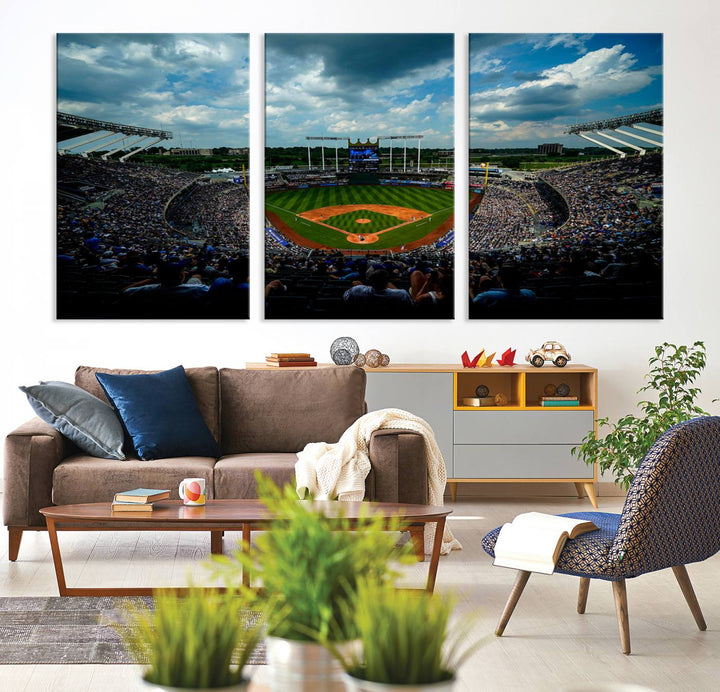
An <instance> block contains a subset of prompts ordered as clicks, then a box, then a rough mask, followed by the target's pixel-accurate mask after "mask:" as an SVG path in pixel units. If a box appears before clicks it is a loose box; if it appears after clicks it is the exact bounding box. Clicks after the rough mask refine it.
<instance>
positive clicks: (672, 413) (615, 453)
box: [572, 341, 710, 489]
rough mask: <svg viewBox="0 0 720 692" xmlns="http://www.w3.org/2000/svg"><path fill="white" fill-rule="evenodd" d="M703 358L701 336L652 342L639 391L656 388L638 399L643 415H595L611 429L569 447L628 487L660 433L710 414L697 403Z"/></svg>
mask: <svg viewBox="0 0 720 692" xmlns="http://www.w3.org/2000/svg"><path fill="white" fill-rule="evenodd" d="M705 362H706V357H705V344H704V343H703V342H702V341H696V342H695V343H694V344H693V345H692V346H676V345H675V344H669V343H667V342H665V343H663V344H662V345H660V346H656V347H655V355H654V356H653V357H652V358H650V361H649V365H650V372H649V373H648V374H647V375H646V376H645V378H646V379H647V380H648V383H647V384H646V385H645V386H644V387H642V388H641V389H640V390H639V391H638V394H639V393H641V392H653V393H654V397H653V399H652V400H649V399H648V400H643V401H640V402H639V403H638V408H639V409H640V410H641V411H642V415H640V416H636V415H633V414H629V415H627V416H624V417H623V418H620V420H618V421H617V423H613V424H610V422H609V419H608V418H599V419H598V421H597V423H598V426H599V427H600V428H603V427H609V428H610V430H609V432H607V433H606V434H605V436H604V437H602V438H599V437H598V436H597V435H596V434H595V431H591V432H590V433H589V434H588V435H587V436H586V437H585V438H584V439H583V441H582V444H580V445H579V446H578V447H574V448H573V450H572V451H573V454H575V455H576V456H577V457H578V458H580V459H582V460H583V461H584V462H585V463H586V464H594V463H595V462H597V463H598V466H599V467H600V471H601V472H604V471H610V472H611V473H612V474H613V476H614V477H615V482H616V483H619V484H620V485H621V486H622V487H623V488H625V489H627V488H629V487H630V484H631V483H632V481H633V478H634V477H635V472H636V470H637V468H638V466H639V465H640V462H641V461H642V460H643V458H644V457H645V454H646V453H647V452H648V450H649V449H650V447H652V445H653V444H654V443H655V441H656V440H657V439H658V438H659V437H660V435H662V434H663V433H664V432H665V431H666V430H667V429H668V428H670V427H672V426H673V425H675V424H677V423H682V422H683V421H686V420H689V419H690V418H694V417H696V416H707V415H710V414H709V413H708V412H707V411H705V410H704V409H702V408H701V407H700V406H698V405H697V404H696V403H695V402H696V400H697V397H698V396H699V395H700V389H699V388H697V387H695V386H694V383H695V381H696V380H697V378H698V377H699V376H700V373H701V372H702V370H703V369H704V368H705Z"/></svg>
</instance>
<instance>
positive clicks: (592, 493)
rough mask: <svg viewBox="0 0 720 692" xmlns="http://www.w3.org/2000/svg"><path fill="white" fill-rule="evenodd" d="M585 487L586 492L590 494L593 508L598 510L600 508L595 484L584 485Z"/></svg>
mask: <svg viewBox="0 0 720 692" xmlns="http://www.w3.org/2000/svg"><path fill="white" fill-rule="evenodd" d="M583 485H584V487H585V492H586V493H587V494H588V497H589V498H590V502H592V506H593V507H594V508H595V509H597V508H598V501H597V496H596V495H595V484H594V483H592V482H590V483H583Z"/></svg>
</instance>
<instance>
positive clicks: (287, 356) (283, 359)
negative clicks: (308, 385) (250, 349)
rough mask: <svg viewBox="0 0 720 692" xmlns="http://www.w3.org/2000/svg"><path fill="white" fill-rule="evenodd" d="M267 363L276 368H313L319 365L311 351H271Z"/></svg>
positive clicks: (266, 359)
mask: <svg viewBox="0 0 720 692" xmlns="http://www.w3.org/2000/svg"><path fill="white" fill-rule="evenodd" d="M265 363H266V364H267V365H271V366H272V367H274V368H312V367H314V366H316V365H317V363H316V362H315V359H314V358H313V357H312V356H311V355H310V354H309V353H271V354H270V355H269V356H267V357H266V358H265Z"/></svg>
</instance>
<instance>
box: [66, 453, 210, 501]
mask: <svg viewBox="0 0 720 692" xmlns="http://www.w3.org/2000/svg"><path fill="white" fill-rule="evenodd" d="M214 464H215V459H211V458H206V457H175V458H172V459H159V460H157V461H153V462H152V464H149V463H148V462H147V461H141V460H140V459H126V460H125V461H111V460H108V459H98V458H97V457H90V456H86V455H79V454H76V455H74V456H71V457H68V458H67V459H65V460H64V461H63V462H61V463H60V464H58V465H57V466H56V467H55V470H54V472H53V502H54V503H55V504H56V505H68V504H76V503H84V502H110V501H111V500H112V499H113V496H114V495H115V493H119V492H122V491H123V490H130V489H132V488H163V489H165V488H167V489H168V490H170V497H171V498H172V499H174V500H176V499H178V486H179V485H180V481H181V480H182V479H183V478H204V479H205V485H206V495H207V497H208V498H212V497H213V494H212V489H213V485H212V479H213V465H214Z"/></svg>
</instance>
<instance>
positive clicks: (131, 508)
mask: <svg viewBox="0 0 720 692" xmlns="http://www.w3.org/2000/svg"><path fill="white" fill-rule="evenodd" d="M110 506H111V508H112V511H113V512H141V513H142V512H152V509H153V503H152V502H145V503H140V502H118V501H117V500H115V501H113V503H112V504H111V505H110Z"/></svg>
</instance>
